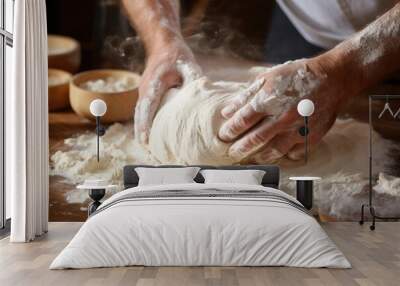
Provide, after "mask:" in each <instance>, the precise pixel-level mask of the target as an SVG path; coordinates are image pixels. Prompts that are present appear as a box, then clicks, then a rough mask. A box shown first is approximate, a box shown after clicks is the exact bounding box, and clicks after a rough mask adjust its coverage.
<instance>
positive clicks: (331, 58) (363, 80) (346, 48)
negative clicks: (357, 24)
mask: <svg viewBox="0 0 400 286" xmlns="http://www.w3.org/2000/svg"><path fill="white" fill-rule="evenodd" d="M317 59H318V60H319V61H320V62H325V64H326V65H327V69H328V70H329V69H330V70H331V71H333V73H336V76H338V77H339V78H341V79H343V82H345V83H347V84H346V86H350V89H353V90H354V91H356V93H357V92H360V91H361V90H363V89H366V88H368V87H371V86H373V85H374V84H376V83H378V82H379V81H381V80H383V79H384V78H385V77H387V76H388V75H390V74H391V73H393V72H394V71H396V70H399V69H400V3H399V4H397V5H395V6H394V7H393V8H392V9H391V10H389V11H388V12H386V13H385V14H384V15H382V16H381V17H380V18H378V19H377V20H376V21H374V22H373V23H371V24H370V25H368V26H367V27H366V28H365V29H363V30H362V31H360V32H359V33H357V34H356V35H355V36H353V37H352V38H351V39H349V40H347V41H345V42H343V43H341V44H340V45H338V46H336V47H335V48H334V49H332V50H330V51H328V52H327V53H325V54H323V55H321V56H319V57H317Z"/></svg>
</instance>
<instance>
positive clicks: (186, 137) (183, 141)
mask: <svg viewBox="0 0 400 286" xmlns="http://www.w3.org/2000/svg"><path fill="white" fill-rule="evenodd" d="M248 86H249V84H247V83H237V82H226V81H220V82H212V81H210V80H209V79H208V78H206V77H202V78H199V79H196V80H194V81H191V82H189V83H187V84H185V85H184V86H183V87H181V88H179V89H173V90H171V91H169V92H168V94H167V95H166V96H165V97H164V100H163V102H162V103H161V107H160V109H159V111H158V113H157V114H156V116H155V118H154V121H153V126H152V129H151V133H150V137H149V148H150V152H151V153H152V155H153V156H154V157H155V158H156V159H157V160H158V161H159V162H160V163H162V164H183V165H192V164H212V165H223V164H227V165H230V164H234V163H239V162H240V161H242V160H243V159H245V158H231V157H229V156H228V154H227V153H228V149H229V147H230V145H231V144H227V143H224V142H223V141H221V140H220V139H219V138H218V130H219V128H220V126H221V125H222V123H223V122H224V121H225V119H224V118H223V117H222V116H221V114H220V110H221V109H222V108H223V107H224V106H225V105H226V103H227V101H229V100H230V99H232V98H233V97H235V96H236V95H237V94H238V93H239V92H240V91H242V90H243V89H245V88H246V87H248Z"/></svg>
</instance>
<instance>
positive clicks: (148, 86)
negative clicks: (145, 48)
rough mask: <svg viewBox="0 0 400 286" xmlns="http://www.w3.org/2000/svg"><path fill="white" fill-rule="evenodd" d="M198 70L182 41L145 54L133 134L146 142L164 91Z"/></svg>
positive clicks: (197, 73) (193, 74)
mask: <svg viewBox="0 0 400 286" xmlns="http://www.w3.org/2000/svg"><path fill="white" fill-rule="evenodd" d="M200 73H201V72H200V67H199V66H198V65H197V63H196V61H195V60H194V57H193V54H192V52H191V51H190V49H189V48H188V47H187V46H186V45H185V44H184V43H179V42H176V43H174V44H171V45H170V46H169V47H164V48H163V49H161V50H160V51H159V52H156V53H153V54H152V55H151V56H150V57H149V59H148V62H147V65H146V70H145V71H144V73H143V77H142V80H141V84H140V86H139V100H138V103H137V105H136V109H135V137H136V138H138V139H139V141H140V142H141V143H145V144H146V143H147V142H148V136H149V132H150V128H151V125H152V122H153V118H154V115H155V113H156V111H157V109H158V107H159V105H160V102H161V99H162V97H163V96H164V94H165V93H166V92H167V91H168V90H169V89H171V88H173V87H178V86H180V85H181V84H182V83H183V82H186V81H190V80H193V79H195V78H197V77H199V75H200Z"/></svg>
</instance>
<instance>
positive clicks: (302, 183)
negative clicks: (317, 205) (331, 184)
mask: <svg viewBox="0 0 400 286" xmlns="http://www.w3.org/2000/svg"><path fill="white" fill-rule="evenodd" d="M289 180H292V181H296V199H297V200H298V201H299V202H300V203H302V204H303V206H304V207H305V208H306V209H308V210H311V209H312V206H313V184H314V181H318V180H321V178H320V177H290V178H289Z"/></svg>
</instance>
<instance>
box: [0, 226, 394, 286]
mask: <svg viewBox="0 0 400 286" xmlns="http://www.w3.org/2000/svg"><path fill="white" fill-rule="evenodd" d="M322 225H323V228H324V229H325V230H326V231H327V232H328V234H329V236H330V237H331V238H332V240H333V241H335V243H336V244H337V245H338V247H339V248H340V249H341V250H342V251H343V252H344V254H345V255H346V257H347V258H348V259H349V260H350V262H351V264H352V265H353V268H352V269H347V270H343V269H304V268H289V267H124V268H102V269H86V270H48V267H49V264H50V263H51V261H52V260H53V259H54V258H55V256H56V255H57V254H58V253H59V252H60V251H61V249H62V248H63V247H64V246H65V245H66V244H67V243H68V241H69V240H70V239H71V238H72V236H73V235H74V234H75V233H76V231H77V230H78V229H79V227H80V226H81V223H76V222H75V223H66V222H65V223H63V222H61V223H50V230H49V233H48V234H47V235H45V236H44V237H42V238H40V239H38V240H36V241H34V242H32V243H29V244H10V243H9V241H8V238H6V239H3V240H1V241H0V285H2V286H9V285H10V286H17V285H29V286H35V285H54V286H56V285H57V286H61V285H68V286H75V285H140V286H148V285H149V286H150V285H151V286H153V285H168V286H179V285H204V286H206V285H227V286H235V285H243V286H253V285H255V286H261V285H290V286H291V285H300V286H301V285H329V286H331V285H346V286H351V285H361V286H364V285H365V286H367V285H368V286H370V285H382V286H390V285H400V223H399V222H387V223H379V224H378V225H377V229H376V231H374V232H371V231H370V230H369V228H368V225H364V226H359V225H358V224H357V223H350V222H337V223H324V224H322Z"/></svg>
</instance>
